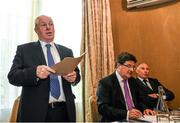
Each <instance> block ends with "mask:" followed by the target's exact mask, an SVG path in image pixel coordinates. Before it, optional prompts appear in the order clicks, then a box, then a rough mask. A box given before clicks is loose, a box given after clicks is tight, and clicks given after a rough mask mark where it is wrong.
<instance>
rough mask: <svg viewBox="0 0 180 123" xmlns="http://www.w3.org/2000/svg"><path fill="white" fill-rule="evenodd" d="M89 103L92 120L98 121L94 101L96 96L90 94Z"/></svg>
mask: <svg viewBox="0 0 180 123" xmlns="http://www.w3.org/2000/svg"><path fill="white" fill-rule="evenodd" d="M89 103H90V112H91V116H92V122H98V121H99V112H98V108H97V102H96V96H94V95H93V96H91V97H90V98H89Z"/></svg>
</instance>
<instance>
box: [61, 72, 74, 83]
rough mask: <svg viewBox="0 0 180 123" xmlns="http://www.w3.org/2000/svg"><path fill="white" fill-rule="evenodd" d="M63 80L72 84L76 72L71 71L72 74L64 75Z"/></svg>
mask: <svg viewBox="0 0 180 123" xmlns="http://www.w3.org/2000/svg"><path fill="white" fill-rule="evenodd" d="M63 78H64V79H66V80H67V81H68V82H71V83H72V82H74V81H75V80H76V72H75V71H73V72H72V73H69V74H67V75H64V76H63Z"/></svg>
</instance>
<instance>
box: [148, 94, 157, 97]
mask: <svg viewBox="0 0 180 123" xmlns="http://www.w3.org/2000/svg"><path fill="white" fill-rule="evenodd" d="M148 96H149V97H152V98H158V97H157V94H155V93H153V94H148Z"/></svg>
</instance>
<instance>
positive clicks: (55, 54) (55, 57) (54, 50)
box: [40, 41, 66, 103]
mask: <svg viewBox="0 0 180 123" xmlns="http://www.w3.org/2000/svg"><path fill="white" fill-rule="evenodd" d="M40 44H41V47H42V49H43V53H44V57H45V59H46V64H48V60H47V47H46V44H47V43H46V42H44V41H40ZM50 44H51V47H50V50H51V53H52V56H53V60H54V63H55V64H56V63H58V62H60V61H61V59H60V56H59V53H58V50H57V48H56V46H55V44H54V42H51V43H50ZM58 79H59V85H60V91H61V92H60V93H61V95H60V97H59V98H58V99H56V98H54V97H53V96H52V95H51V92H49V103H51V102H62V101H64V102H65V101H66V99H65V95H64V91H63V86H62V78H61V76H58Z"/></svg>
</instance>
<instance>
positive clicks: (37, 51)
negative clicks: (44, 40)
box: [33, 41, 47, 65]
mask: <svg viewBox="0 0 180 123" xmlns="http://www.w3.org/2000/svg"><path fill="white" fill-rule="evenodd" d="M33 52H35V54H36V56H37V59H38V61H39V63H40V64H42V65H47V64H46V60H45V57H44V53H43V50H42V47H41V44H40V42H39V41H38V42H36V43H35V48H34V50H33Z"/></svg>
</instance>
